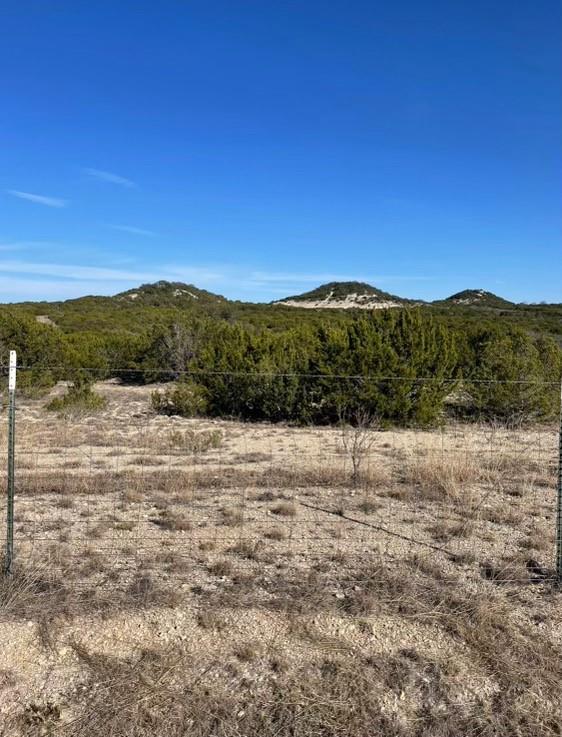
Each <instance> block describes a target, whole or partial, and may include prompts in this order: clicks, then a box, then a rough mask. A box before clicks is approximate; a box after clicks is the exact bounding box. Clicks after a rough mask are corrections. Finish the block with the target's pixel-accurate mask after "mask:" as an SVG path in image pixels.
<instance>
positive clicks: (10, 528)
mask: <svg viewBox="0 0 562 737" xmlns="http://www.w3.org/2000/svg"><path fill="white" fill-rule="evenodd" d="M16 362H17V357H16V352H15V351H10V368H9V375H8V396H9V406H8V500H7V511H6V520H7V529H6V564H5V571H6V573H8V574H11V573H12V572H13V563H14V487H15V469H14V451H15V440H16V436H15V431H16Z"/></svg>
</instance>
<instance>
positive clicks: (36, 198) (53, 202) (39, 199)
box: [8, 189, 68, 207]
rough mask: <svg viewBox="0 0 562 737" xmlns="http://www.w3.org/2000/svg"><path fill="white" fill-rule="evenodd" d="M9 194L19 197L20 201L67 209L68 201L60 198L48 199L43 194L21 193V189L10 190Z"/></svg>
mask: <svg viewBox="0 0 562 737" xmlns="http://www.w3.org/2000/svg"><path fill="white" fill-rule="evenodd" d="M8 194H11V195H12V196H13V197H19V198H20V200H28V201H29V202H35V203H37V204H38V205H47V207H66V206H67V204H68V202H67V200H61V199H60V198H59V197H46V196H45V195H42V194H32V193H31V192H21V191H20V190H19V189H9V190H8Z"/></svg>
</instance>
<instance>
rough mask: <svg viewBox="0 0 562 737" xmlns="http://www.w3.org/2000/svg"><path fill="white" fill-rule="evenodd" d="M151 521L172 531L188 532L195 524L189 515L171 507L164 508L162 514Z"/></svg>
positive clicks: (163, 528)
mask: <svg viewBox="0 0 562 737" xmlns="http://www.w3.org/2000/svg"><path fill="white" fill-rule="evenodd" d="M150 521H151V522H152V523H153V524H155V525H157V526H158V527H160V528H161V529H162V530H169V531H170V532H188V531H189V530H191V529H193V524H192V522H191V521H190V520H189V519H187V517H184V516H183V515H181V514H178V513H176V512H171V511H170V510H169V509H162V510H161V511H160V516H159V517H158V518H155V519H151V520H150Z"/></svg>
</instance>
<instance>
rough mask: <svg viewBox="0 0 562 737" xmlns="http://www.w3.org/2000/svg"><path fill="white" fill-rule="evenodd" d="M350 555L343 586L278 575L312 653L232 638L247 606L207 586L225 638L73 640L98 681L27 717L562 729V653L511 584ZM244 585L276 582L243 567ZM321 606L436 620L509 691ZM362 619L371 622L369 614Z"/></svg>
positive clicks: (141, 588)
mask: <svg viewBox="0 0 562 737" xmlns="http://www.w3.org/2000/svg"><path fill="white" fill-rule="evenodd" d="M343 563H344V565H343V566H342V574H341V576H340V578H339V579H338V580H337V581H334V580H333V578H332V579H331V583H330V587H331V588H333V586H334V584H335V585H336V587H337V589H338V590H339V591H341V592H342V593H343V594H344V596H343V598H337V597H335V596H334V595H333V594H330V593H329V592H327V586H326V580H325V578H324V577H323V576H322V575H321V574H315V575H313V576H309V577H307V578H303V576H302V573H298V572H297V571H295V572H294V573H293V574H291V575H288V574H286V575H285V576H283V577H279V578H278V579H277V580H276V581H274V582H273V581H272V582H270V583H269V584H268V585H267V587H268V588H267V590H268V593H269V595H270V597H271V598H270V599H268V601H270V604H269V605H268V606H270V608H271V609H272V610H274V611H278V612H279V614H280V616H282V617H287V620H286V621H287V627H288V629H287V631H288V633H289V634H290V636H291V638H293V639H292V642H293V643H295V642H300V643H301V647H302V646H303V645H304V646H306V647H307V648H309V654H308V656H307V657H305V658H299V659H298V660H296V661H295V660H294V659H293V660H288V659H287V658H286V657H285V654H284V650H283V648H282V647H280V646H278V645H276V644H275V641H272V643H271V644H270V645H268V646H267V647H266V646H265V643H264V642H263V641H261V640H259V639H256V638H250V639H248V638H247V637H246V638H242V639H233V635H232V632H233V630H232V622H233V621H236V619H238V618H239V617H240V616H241V615H234V617H229V616H228V615H227V612H229V611H231V610H230V609H229V608H228V606H227V607H226V608H225V604H226V603H227V602H226V601H225V600H224V597H219V598H216V597H215V598H214V599H213V598H206V599H205V601H204V603H203V606H202V609H201V612H200V614H199V615H198V617H197V623H198V625H199V626H200V627H201V629H202V630H203V631H208V632H209V633H210V634H211V635H212V637H214V638H219V641H218V642H217V647H216V648H212V649H209V650H207V649H205V648H198V647H197V644H196V643H192V644H191V645H187V646H185V645H174V646H164V647H160V648H156V649H144V650H142V651H141V652H140V653H139V654H136V655H134V656H126V657H123V656H121V657H117V656H111V655H108V654H102V653H100V652H95V651H92V650H91V649H88V648H86V647H84V645H82V644H81V643H80V642H77V641H74V642H73V643H72V647H73V651H74V657H75V658H76V659H77V661H78V663H79V664H80V666H81V668H82V670H83V672H84V674H85V688H84V691H82V692H69V694H68V696H67V698H68V699H70V704H71V706H72V719H71V720H70V721H67V722H66V723H65V721H64V717H63V716H62V713H61V710H60V708H58V706H57V704H54V703H52V704H50V706H49V707H48V706H47V705H46V704H43V705H42V707H41V708H39V707H35V708H34V709H31V707H29V706H27V707H26V708H25V709H24V710H23V712H22V713H20V714H19V715H17V716H16V717H15V722H16V723H17V725H18V726H19V727H20V729H21V730H22V733H24V734H25V735H26V737H27V735H29V737H35V735H37V737H38V736H39V735H41V734H49V730H51V731H53V730H56V731H57V733H59V732H60V733H61V734H64V735H68V737H78V736H79V735H80V737H81V736H82V735H83V734H88V735H89V737H98V736H100V737H101V735H104V737H105V736H106V735H111V736H112V737H149V736H150V737H152V736H153V735H155V734H158V735H159V737H180V736H183V735H186V734H189V735H195V736H196V737H197V736H200V737H211V736H212V735H221V737H240V735H244V736H245V737H264V736H265V737H273V736H274V735H275V736H276V737H290V736H294V735H296V734H299V735H307V736H308V735H322V736H324V735H327V736H329V737H331V736H332V735H333V736H335V737H373V735H377V736H379V735H380V736H381V737H436V736H437V737H452V735H464V734H475V735H476V734H477V735H479V737H502V736H503V737H512V736H514V735H517V737H547V736H549V737H554V736H555V735H558V734H560V727H561V722H560V719H561V716H560V709H559V679H560V678H561V677H562V653H561V652H560V649H559V648H557V647H555V646H553V645H552V643H551V642H548V641H546V640H545V639H544V638H537V637H536V636H535V633H534V632H532V631H531V632H530V631H529V630H528V629H527V628H526V627H525V626H524V625H523V624H522V623H521V622H520V621H519V618H518V617H517V616H514V611H513V606H512V605H511V604H510V602H509V600H508V599H506V598H505V597H504V596H503V595H502V593H501V591H502V590H501V589H491V590H489V591H485V592H484V591H482V592H481V593H479V594H474V593H469V592H468V591H466V589H465V588H464V584H463V582H462V580H460V579H450V578H446V577H444V576H443V575H442V572H441V570H440V569H439V567H437V566H434V565H432V564H428V563H425V562H423V561H412V562H411V564H410V566H409V568H408V569H405V568H401V569H399V570H396V569H394V570H393V569H391V568H386V567H384V566H382V565H379V564H368V565H364V566H362V567H359V568H357V567H356V568H355V569H353V568H350V566H351V565H354V563H353V561H350V560H347V559H344V561H343ZM242 585H243V586H244V587H246V588H247V587H251V586H254V587H256V586H258V585H259V586H262V585H265V582H264V581H261V582H256V581H253V582H250V581H249V580H248V579H244V582H243V584H242ZM152 587H153V582H152V581H150V580H147V579H139V580H138V581H137V582H136V583H135V586H134V590H135V591H134V593H135V594H137V595H139V597H141V598H143V597H144V598H146V597H148V598H150V597H151V596H152V594H151V592H152ZM239 593H240V592H236V595H234V596H233V595H232V594H230V595H229V596H231V597H232V598H229V601H228V605H229V606H230V605H231V604H232V603H233V601H235V602H237V605H238V606H245V605H246V604H247V600H246V601H243V600H242V598H241V597H240V596H239V595H238V594H239ZM221 598H222V602H221V600H220V599H221ZM213 604H214V605H213ZM288 607H289V608H288ZM321 612H331V613H332V615H338V616H348V615H349V614H350V613H351V614H354V615H358V616H361V617H373V615H377V616H388V615H392V616H399V617H402V618H403V621H404V622H405V623H406V622H420V623H431V625H432V626H433V627H435V628H436V632H437V631H440V632H441V633H442V635H441V637H445V636H446V637H451V638H453V640H454V641H456V642H458V643H459V646H460V648H461V651H462V653H463V658H465V659H466V658H467V657H470V659H471V662H472V663H473V667H474V668H475V669H476V670H479V671H480V672H481V673H482V674H486V675H487V676H488V677H490V678H492V679H493V680H494V682H495V683H496V684H497V689H498V690H497V691H495V692H494V693H488V694H486V693H484V692H483V693H482V694H481V696H480V697H479V698H477V699H474V698H472V699H461V701H459V700H458V695H456V694H457V693H458V691H457V689H458V684H459V679H461V678H462V671H461V670H459V668H460V663H457V662H455V661H454V660H452V659H450V658H446V657H443V658H439V657H436V656H431V655H429V654H427V653H423V652H420V651H418V650H416V649H414V648H401V649H400V648H399V649H397V650H395V651H392V652H380V651H379V652H376V651H375V652H372V651H371V652H366V653H365V652H362V651H361V650H359V649H355V648H353V647H349V645H347V644H346V643H345V642H343V641H342V640H340V639H339V638H337V637H334V636H330V635H329V634H326V633H325V632H324V631H323V630H322V629H321V628H319V627H318V624H315V622H318V621H319V620H318V615H319V613H321ZM359 622H360V623H362V624H361V626H362V628H363V629H365V631H367V632H368V631H369V627H370V625H369V623H368V621H367V620H365V619H361V620H359ZM358 626H359V625H358ZM291 647H294V645H291V646H290V648H289V651H290V649H291ZM237 663H238V664H239V666H238V665H237ZM240 668H241V670H240ZM248 669H250V670H248ZM391 705H395V706H391ZM41 730H43V731H41Z"/></svg>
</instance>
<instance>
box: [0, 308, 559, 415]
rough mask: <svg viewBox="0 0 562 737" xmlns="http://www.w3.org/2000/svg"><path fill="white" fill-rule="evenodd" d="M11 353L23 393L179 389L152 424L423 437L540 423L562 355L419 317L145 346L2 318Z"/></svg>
mask: <svg viewBox="0 0 562 737" xmlns="http://www.w3.org/2000/svg"><path fill="white" fill-rule="evenodd" d="M10 349H16V350H17V351H18V358H19V363H20V365H21V366H22V367H23V368H22V369H21V370H20V372H19V385H20V388H21V389H22V391H27V392H32V393H40V392H41V391H44V390H46V389H48V388H49V387H50V386H52V385H53V384H54V383H55V382H56V381H59V380H61V379H67V380H71V381H74V382H76V383H77V384H80V386H81V387H83V386H84V385H87V384H88V383H89V382H92V381H93V380H95V379H103V378H111V377H119V378H120V379H122V380H123V381H129V382H145V383H149V382H153V381H156V380H157V381H165V382H174V384H173V385H172V384H171V385H170V387H169V388H168V390H166V391H163V392H160V394H159V395H157V396H155V398H154V405H155V408H156V409H157V410H158V411H166V412H171V413H176V412H177V413H183V414H206V415H210V416H219V417H238V418H242V419H246V420H256V421H261V420H264V421H273V422H277V421H291V422H302V423H333V422H337V421H338V419H339V418H340V417H341V416H342V413H344V414H345V415H346V416H353V414H354V413H357V412H359V411H361V412H363V413H364V412H368V413H369V414H371V415H372V416H375V417H377V418H379V419H380V421H381V422H388V423H394V424H403V425H408V424H420V425H432V424H435V423H437V422H439V421H440V420H441V419H442V418H443V417H445V416H447V414H454V415H456V416H461V417H465V418H497V419H502V420H514V419H519V420H531V421H542V420H549V419H551V418H553V417H554V416H555V414H556V412H557V411H558V391H557V389H556V387H555V386H554V383H555V382H556V381H558V380H559V379H560V376H561V373H562V351H561V350H560V348H559V347H558V345H557V344H556V342H555V341H554V340H553V339H552V338H550V337H548V336H544V335H538V336H537V335H532V334H530V333H529V332H527V331H525V330H523V329H522V328H519V327H517V326H513V325H507V326H505V325H502V324H501V323H499V322H497V323H495V324H488V323H486V324H483V325H478V324H476V323H474V322H471V323H470V324H467V325H465V326H462V327H461V326H451V325H447V324H446V323H445V322H444V321H442V320H440V319H438V317H435V316H432V315H429V314H427V312H424V311H423V310H418V309H404V310H385V311H374V312H372V313H362V314H359V315H357V316H355V317H353V318H352V319H346V320H345V321H332V320H330V319H326V320H324V321H322V320H315V321H310V322H303V323H302V324H294V323H292V324H291V325H290V326H288V327H285V328H283V327H276V329H271V328H269V327H267V325H252V324H244V323H242V322H238V321H237V322H232V321H229V320H225V319H219V318H216V317H209V316H194V315H190V316H185V317H184V318H183V319H182V318H181V316H178V315H174V317H173V319H171V320H170V321H169V322H163V321H159V322H158V323H156V324H153V325H152V326H149V327H147V328H146V329H145V330H143V331H141V332H134V333H133V332H130V331H126V330H123V331H114V332H96V331H95V330H88V331H75V332H71V333H65V332H63V331H62V330H58V329H56V328H54V327H52V326H50V325H44V324H41V323H38V322H37V321H36V320H34V319H33V318H32V317H30V316H26V315H22V314H15V313H10V312H8V311H6V312H3V313H2V314H1V315H0V356H1V357H2V364H3V365H4V366H6V365H7V355H8V351H9V350H10Z"/></svg>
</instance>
